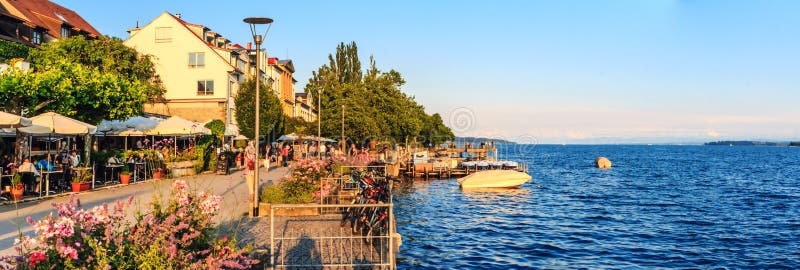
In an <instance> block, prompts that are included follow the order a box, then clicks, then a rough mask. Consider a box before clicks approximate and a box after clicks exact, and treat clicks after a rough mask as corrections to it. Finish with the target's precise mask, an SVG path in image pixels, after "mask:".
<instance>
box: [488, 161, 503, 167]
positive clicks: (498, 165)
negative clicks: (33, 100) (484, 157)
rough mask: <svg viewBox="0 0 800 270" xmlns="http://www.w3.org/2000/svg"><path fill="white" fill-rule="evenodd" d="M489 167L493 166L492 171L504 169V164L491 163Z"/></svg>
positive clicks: (500, 162) (498, 162)
mask: <svg viewBox="0 0 800 270" xmlns="http://www.w3.org/2000/svg"><path fill="white" fill-rule="evenodd" d="M489 166H491V167H492V169H502V168H503V162H502V161H489Z"/></svg>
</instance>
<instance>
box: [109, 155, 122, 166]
mask: <svg viewBox="0 0 800 270" xmlns="http://www.w3.org/2000/svg"><path fill="white" fill-rule="evenodd" d="M106 164H107V165H110V166H119V165H122V161H121V160H119V158H117V156H111V157H109V158H108V160H107V161H106Z"/></svg>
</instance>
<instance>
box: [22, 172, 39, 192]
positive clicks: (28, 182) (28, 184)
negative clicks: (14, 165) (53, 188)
mask: <svg viewBox="0 0 800 270" xmlns="http://www.w3.org/2000/svg"><path fill="white" fill-rule="evenodd" d="M20 175H21V176H22V178H21V180H22V183H23V184H25V192H26V193H32V192H33V187H34V183H35V182H36V175H35V174H33V172H21V173H20Z"/></svg>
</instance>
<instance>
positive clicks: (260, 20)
mask: <svg viewBox="0 0 800 270" xmlns="http://www.w3.org/2000/svg"><path fill="white" fill-rule="evenodd" d="M244 22H245V23H247V24H249V25H250V33H252V34H253V41H254V42H255V44H256V76H255V77H256V78H255V79H256V127H255V128H256V129H255V136H254V137H255V140H256V160H255V165H256V166H255V167H256V168H255V172H254V175H253V178H254V181H253V189H252V190H250V194H251V195H252V196H253V200H252V202H251V207H252V209H253V216H254V217H257V216H258V187H259V183H260V182H261V181H259V180H260V179H259V178H258V171H259V167H258V166H259V164H258V162H259V160H258V152H259V151H260V149H259V147H260V146H259V144H258V137H259V134H258V131H259V130H258V129H259V123H260V122H261V121H259V120H260V116H259V111H260V110H261V103H260V100H259V97H260V93H259V90H261V89H259V88H260V87H261V86H260V82H261V66H260V64H259V61H258V60H259V59H261V42H262V41H263V40H262V39H263V37H266V36H267V33H268V32H269V28H270V27H272V19H270V18H266V17H249V18H245V19H244ZM264 24H266V25H267V27H266V30H264V36H263V37H262V36H261V35H259V34H258V33H257V31H256V27H257V26H258V25H264ZM268 143H269V142H268Z"/></svg>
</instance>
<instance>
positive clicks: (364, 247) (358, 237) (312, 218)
mask: <svg viewBox="0 0 800 270" xmlns="http://www.w3.org/2000/svg"><path fill="white" fill-rule="evenodd" d="M378 208H382V209H386V210H387V211H388V216H387V217H388V230H377V231H372V232H368V231H367V230H365V229H353V227H351V226H349V225H350V224H349V222H346V224H344V225H342V214H319V213H323V212H335V211H346V210H351V209H366V210H370V209H378ZM282 211H300V212H305V213H306V214H309V211H310V215H309V216H300V217H298V216H292V217H280V216H278V215H277V214H279V213H280V212H282ZM340 213H341V212H340ZM269 218H270V259H269V267H271V268H272V269H285V268H288V269H321V268H326V269H394V268H395V254H396V250H395V249H396V248H397V247H396V246H395V245H396V244H397V243H398V241H397V240H398V239H395V237H393V236H394V235H395V233H394V232H395V221H394V209H393V204H391V203H384V204H330V205H297V204H274V205H271V207H270V210H269ZM276 226H277V227H276Z"/></svg>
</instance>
